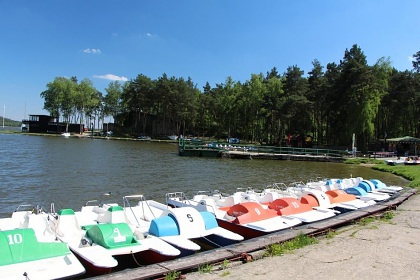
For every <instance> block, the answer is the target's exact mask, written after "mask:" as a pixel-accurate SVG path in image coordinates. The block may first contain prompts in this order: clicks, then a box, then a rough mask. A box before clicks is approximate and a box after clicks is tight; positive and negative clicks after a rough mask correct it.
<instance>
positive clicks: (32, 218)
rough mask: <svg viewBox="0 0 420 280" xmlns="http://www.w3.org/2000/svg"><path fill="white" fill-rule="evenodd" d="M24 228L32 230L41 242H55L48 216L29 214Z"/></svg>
mask: <svg viewBox="0 0 420 280" xmlns="http://www.w3.org/2000/svg"><path fill="white" fill-rule="evenodd" d="M22 228H31V229H33V230H34V232H35V235H36V237H37V239H38V240H39V241H53V240H54V239H55V236H54V233H53V232H52V231H51V229H50V226H49V224H48V221H47V218H46V216H44V215H42V214H39V215H37V214H33V213H29V214H27V215H26V216H25V221H24V223H23V225H22Z"/></svg>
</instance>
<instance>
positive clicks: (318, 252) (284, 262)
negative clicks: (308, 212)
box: [186, 194, 420, 280]
mask: <svg viewBox="0 0 420 280" xmlns="http://www.w3.org/2000/svg"><path fill="white" fill-rule="evenodd" d="M394 214H395V216H394V218H393V219H392V220H390V221H389V222H384V221H375V222H373V223H369V224H367V225H365V226H362V225H352V226H348V227H344V228H341V229H339V230H337V233H338V234H337V235H335V236H334V237H333V238H330V239H327V238H325V237H324V238H320V242H319V243H318V244H316V245H311V246H308V247H305V248H302V249H299V250H296V251H294V252H293V253H291V254H286V255H284V256H278V257H268V258H263V259H260V260H256V261H253V262H249V263H246V264H234V263H232V264H231V267H229V268H227V269H224V270H213V271H212V272H208V273H200V272H194V273H190V274H187V275H186V279H187V280H195V279H197V280H198V279H199V280H210V279H223V280H228V279H253V280H267V279H276V280H278V279H419V277H420V276H419V275H420V195H419V194H417V195H414V196H412V197H410V198H409V199H408V200H407V201H405V202H404V203H403V204H401V205H400V206H399V207H398V208H397V210H395V211H394Z"/></svg>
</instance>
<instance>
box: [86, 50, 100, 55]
mask: <svg viewBox="0 0 420 280" xmlns="http://www.w3.org/2000/svg"><path fill="white" fill-rule="evenodd" d="M83 52H84V53H93V54H100V53H101V50H100V49H84V50H83Z"/></svg>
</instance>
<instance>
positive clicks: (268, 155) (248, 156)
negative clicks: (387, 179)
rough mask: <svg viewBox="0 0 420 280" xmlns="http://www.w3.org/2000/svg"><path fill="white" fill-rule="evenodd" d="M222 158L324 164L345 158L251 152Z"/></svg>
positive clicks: (324, 155) (227, 152)
mask: <svg viewBox="0 0 420 280" xmlns="http://www.w3.org/2000/svg"><path fill="white" fill-rule="evenodd" d="M222 156H224V157H228V158H238V159H277V160H297V161H322V162H342V161H343V160H344V158H343V157H341V156H340V157H338V156H331V155H327V154H321V155H313V154H292V153H270V152H249V151H223V152H222Z"/></svg>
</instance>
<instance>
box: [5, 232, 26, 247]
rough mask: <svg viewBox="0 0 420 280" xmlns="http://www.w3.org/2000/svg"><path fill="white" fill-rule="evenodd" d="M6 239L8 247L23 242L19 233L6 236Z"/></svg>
mask: <svg viewBox="0 0 420 280" xmlns="http://www.w3.org/2000/svg"><path fill="white" fill-rule="evenodd" d="M7 239H9V245H14V244H20V243H22V241H23V238H22V234H20V233H16V234H13V235H12V234H9V235H8V236H7Z"/></svg>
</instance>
